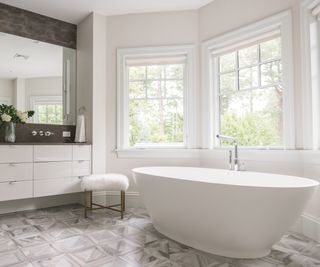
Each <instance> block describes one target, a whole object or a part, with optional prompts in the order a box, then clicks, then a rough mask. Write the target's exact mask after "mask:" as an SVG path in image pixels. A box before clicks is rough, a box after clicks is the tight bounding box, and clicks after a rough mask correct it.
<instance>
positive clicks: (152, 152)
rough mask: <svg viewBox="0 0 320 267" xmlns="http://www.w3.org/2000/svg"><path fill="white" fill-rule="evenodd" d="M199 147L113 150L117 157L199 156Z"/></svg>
mask: <svg viewBox="0 0 320 267" xmlns="http://www.w3.org/2000/svg"><path fill="white" fill-rule="evenodd" d="M199 151H200V150H199V149H187V148H184V147H181V148H178V147H175V148H131V149H120V150H118V149H117V150H115V153H116V154H117V157H118V158H129V159H130V158H142V159H143V158H199Z"/></svg>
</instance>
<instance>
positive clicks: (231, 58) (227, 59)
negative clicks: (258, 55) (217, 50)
mask: <svg viewBox="0 0 320 267" xmlns="http://www.w3.org/2000/svg"><path fill="white" fill-rule="evenodd" d="M236 62H237V61H236V53H235V52H234V53H230V54H226V55H223V56H220V57H219V66H220V67H219V70H220V72H227V71H232V70H235V69H236V68H237V64H236Z"/></svg>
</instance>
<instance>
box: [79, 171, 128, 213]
mask: <svg viewBox="0 0 320 267" xmlns="http://www.w3.org/2000/svg"><path fill="white" fill-rule="evenodd" d="M128 187H129V179H128V177H127V176H125V175H123V174H118V173H107V174H93V175H89V176H86V177H83V179H82V182H81V188H82V190H83V191H85V207H84V217H85V218H87V211H88V210H95V209H110V210H114V211H118V212H120V213H121V219H123V212H124V211H125V192H126V191H127V189H128ZM93 191H120V198H121V203H120V204H116V205H111V206H103V205H100V204H96V203H93V202H92V192H93ZM93 206H96V207H93ZM116 207H120V208H119V209H117V208H116Z"/></svg>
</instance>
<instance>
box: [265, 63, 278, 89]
mask: <svg viewBox="0 0 320 267" xmlns="http://www.w3.org/2000/svg"><path fill="white" fill-rule="evenodd" d="M281 76H282V74H281V62H280V61H276V62H272V63H267V64H262V65H261V85H262V86H268V85H275V84H277V83H280V82H281Z"/></svg>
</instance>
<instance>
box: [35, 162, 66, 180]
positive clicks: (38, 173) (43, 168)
mask: <svg viewBox="0 0 320 267" xmlns="http://www.w3.org/2000/svg"><path fill="white" fill-rule="evenodd" d="M71 176H72V162H71V161H65V162H64V161H62V162H38V163H35V164H34V179H35V180H41V179H53V178H63V177H71Z"/></svg>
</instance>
